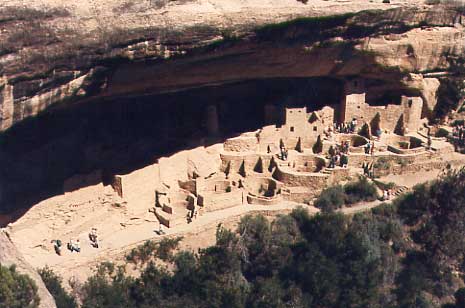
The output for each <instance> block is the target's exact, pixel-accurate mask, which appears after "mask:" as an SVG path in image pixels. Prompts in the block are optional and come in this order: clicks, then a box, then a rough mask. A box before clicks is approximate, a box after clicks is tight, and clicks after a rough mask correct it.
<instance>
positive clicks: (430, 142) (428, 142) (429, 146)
mask: <svg viewBox="0 0 465 308" xmlns="http://www.w3.org/2000/svg"><path fill="white" fill-rule="evenodd" d="M432 143H433V142H432V141H431V136H430V135H428V141H427V145H428V146H427V149H428V150H431V145H432Z"/></svg>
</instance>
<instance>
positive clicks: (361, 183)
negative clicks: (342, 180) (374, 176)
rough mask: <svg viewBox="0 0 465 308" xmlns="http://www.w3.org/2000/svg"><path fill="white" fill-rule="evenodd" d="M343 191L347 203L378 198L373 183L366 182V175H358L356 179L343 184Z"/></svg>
mask: <svg viewBox="0 0 465 308" xmlns="http://www.w3.org/2000/svg"><path fill="white" fill-rule="evenodd" d="M344 192H345V194H346V201H347V203H348V204H354V203H357V202H360V201H374V200H376V199H377V198H378V193H377V191H376V186H375V184H373V183H370V182H368V180H367V178H366V177H360V178H359V180H358V181H356V182H351V183H347V184H346V185H344Z"/></svg>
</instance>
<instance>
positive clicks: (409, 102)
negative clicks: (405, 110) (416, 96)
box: [408, 98, 413, 108]
mask: <svg viewBox="0 0 465 308" xmlns="http://www.w3.org/2000/svg"><path fill="white" fill-rule="evenodd" d="M412 103H413V101H412V99H411V98H409V100H408V107H409V108H411V107H412Z"/></svg>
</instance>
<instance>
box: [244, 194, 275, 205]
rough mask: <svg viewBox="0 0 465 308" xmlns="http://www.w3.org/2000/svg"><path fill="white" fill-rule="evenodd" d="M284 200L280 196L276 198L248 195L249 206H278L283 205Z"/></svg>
mask: <svg viewBox="0 0 465 308" xmlns="http://www.w3.org/2000/svg"><path fill="white" fill-rule="evenodd" d="M282 200H283V198H282V197H281V196H280V195H277V196H274V197H263V196H255V195H252V194H248V195H247V202H248V203H249V204H260V205H276V204H279V203H281V202H282Z"/></svg>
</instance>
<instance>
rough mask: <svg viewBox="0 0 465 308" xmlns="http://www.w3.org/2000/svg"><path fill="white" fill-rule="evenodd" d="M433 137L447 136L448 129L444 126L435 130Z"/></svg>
mask: <svg viewBox="0 0 465 308" xmlns="http://www.w3.org/2000/svg"><path fill="white" fill-rule="evenodd" d="M434 136H435V137H447V136H449V131H448V130H447V129H444V128H440V129H438V130H437V132H436V133H435V134H434Z"/></svg>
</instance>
